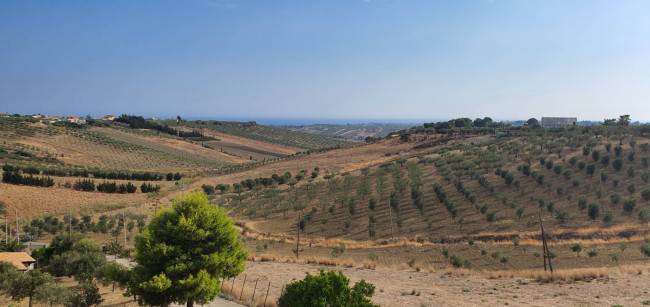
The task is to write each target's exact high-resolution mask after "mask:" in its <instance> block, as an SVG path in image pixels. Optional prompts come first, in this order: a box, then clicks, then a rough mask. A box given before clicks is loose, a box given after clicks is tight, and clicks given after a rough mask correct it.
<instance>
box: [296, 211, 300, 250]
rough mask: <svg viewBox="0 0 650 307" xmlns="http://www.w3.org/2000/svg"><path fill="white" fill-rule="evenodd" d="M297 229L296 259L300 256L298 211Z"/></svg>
mask: <svg viewBox="0 0 650 307" xmlns="http://www.w3.org/2000/svg"><path fill="white" fill-rule="evenodd" d="M296 226H298V227H296V228H297V230H298V240H296V259H298V257H299V256H300V255H299V254H300V212H298V224H296Z"/></svg>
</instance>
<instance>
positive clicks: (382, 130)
mask: <svg viewBox="0 0 650 307" xmlns="http://www.w3.org/2000/svg"><path fill="white" fill-rule="evenodd" d="M412 126H413V124H382V123H367V124H347V125H329V124H317V125H306V126H281V127H282V128H285V129H289V130H291V131H299V132H306V133H310V134H316V135H324V136H329V137H334V138H339V139H345V140H354V141H363V140H364V139H365V138H367V137H373V138H377V137H385V136H387V135H388V134H389V133H391V132H395V131H400V130H404V129H408V128H410V127H412Z"/></svg>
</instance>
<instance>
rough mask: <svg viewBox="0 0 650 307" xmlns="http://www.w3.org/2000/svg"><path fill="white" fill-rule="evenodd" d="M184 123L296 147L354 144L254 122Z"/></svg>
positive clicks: (315, 148) (183, 123) (336, 146)
mask: <svg viewBox="0 0 650 307" xmlns="http://www.w3.org/2000/svg"><path fill="white" fill-rule="evenodd" d="M164 123H165V124H169V125H170V126H171V125H176V122H175V121H164ZM182 125H186V126H189V127H193V128H207V129H212V130H215V131H219V132H222V133H226V134H230V135H236V136H241V137H245V138H249V139H252V140H257V141H261V142H267V143H273V144H279V145H283V146H287V147H296V148H302V149H306V150H317V149H326V148H340V147H348V146H352V145H354V143H351V142H348V141H344V140H340V139H335V138H331V137H327V136H320V135H314V134H309V133H305V132H296V131H291V130H288V129H283V128H278V127H272V126H265V125H258V124H256V123H254V122H226V121H183V122H182Z"/></svg>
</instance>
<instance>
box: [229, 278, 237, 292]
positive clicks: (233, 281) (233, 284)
mask: <svg viewBox="0 0 650 307" xmlns="http://www.w3.org/2000/svg"><path fill="white" fill-rule="evenodd" d="M235 279H237V277H233V278H232V286H230V292H231V293H232V291H233V290H234V289H235Z"/></svg>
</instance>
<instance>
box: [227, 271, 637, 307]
mask: <svg viewBox="0 0 650 307" xmlns="http://www.w3.org/2000/svg"><path fill="white" fill-rule="evenodd" d="M246 265H247V269H246V271H244V273H242V275H240V276H239V277H238V279H237V280H238V281H239V280H240V279H243V277H244V276H247V278H248V279H249V280H253V279H257V278H259V280H260V283H262V284H266V283H268V281H271V294H270V295H269V299H270V298H271V297H273V298H274V299H277V297H278V296H279V294H280V291H281V288H282V285H283V284H284V283H289V282H291V281H292V280H294V279H296V280H300V279H303V278H304V277H305V272H309V273H310V274H315V273H316V272H317V269H318V266H315V265H307V264H295V263H274V262H250V261H249V262H247V264H246ZM326 269H331V267H330V268H326ZM335 269H336V270H342V271H343V272H344V274H345V275H346V276H348V277H349V278H350V279H351V280H352V283H354V282H356V281H359V280H361V279H364V280H366V281H368V282H370V283H372V284H374V285H375V287H376V290H375V295H374V296H373V298H372V301H373V302H374V303H377V304H380V305H381V306H451V305H455V306H477V305H481V306H483V305H485V306H495V305H501V306H503V305H505V304H507V305H514V306H523V305H525V306H612V305H616V304H620V305H623V306H640V305H642V302H644V301H647V300H650V294H649V291H650V274H649V272H648V269H647V268H646V270H645V271H644V274H642V275H625V274H622V275H616V276H613V275H612V276H611V277H609V278H600V279H596V280H592V281H589V282H587V281H580V282H569V283H539V282H536V281H533V280H527V279H521V278H501V279H488V278H486V277H476V276H451V275H443V273H439V272H434V273H429V272H415V271H402V270H397V269H388V268H377V269H375V270H370V269H362V268H358V267H356V268H344V267H336V268H335ZM411 293H414V294H413V295H412V294H411Z"/></svg>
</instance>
